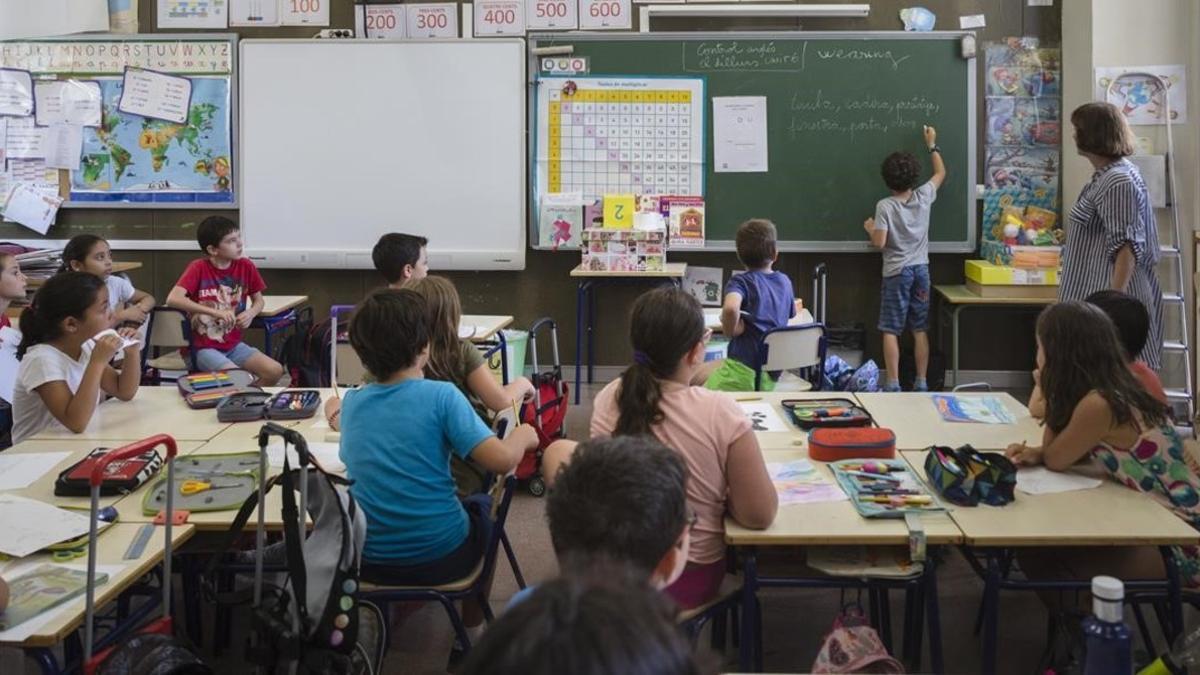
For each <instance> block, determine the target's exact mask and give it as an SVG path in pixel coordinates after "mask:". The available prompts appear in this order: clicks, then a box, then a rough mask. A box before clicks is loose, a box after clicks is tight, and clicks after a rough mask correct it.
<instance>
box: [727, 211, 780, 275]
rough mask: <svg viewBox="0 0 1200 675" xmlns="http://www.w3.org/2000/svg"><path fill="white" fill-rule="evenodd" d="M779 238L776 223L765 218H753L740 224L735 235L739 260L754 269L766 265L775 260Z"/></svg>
mask: <svg viewBox="0 0 1200 675" xmlns="http://www.w3.org/2000/svg"><path fill="white" fill-rule="evenodd" d="M777 238H778V234H777V233H776V231H775V223H772V222H771V221H769V220H766V219H765V218H751V219H750V220H747V221H746V222H744V223H742V224H741V225H738V229H737V234H736V235H734V242H735V243H736V244H737V256H738V260H741V261H742V264H743V265H745V266H746V267H747V268H749V269H752V270H756V269H759V268H761V267H766V266H767V265H768V264H770V263H771V261H773V260H775V252H776V247H775V240H776V239H777Z"/></svg>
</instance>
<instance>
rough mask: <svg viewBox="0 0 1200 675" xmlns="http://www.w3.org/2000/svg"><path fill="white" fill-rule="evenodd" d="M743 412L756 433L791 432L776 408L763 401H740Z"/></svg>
mask: <svg viewBox="0 0 1200 675" xmlns="http://www.w3.org/2000/svg"><path fill="white" fill-rule="evenodd" d="M738 405H739V406H741V407H742V412H744V413H745V414H746V417H748V418H750V423H751V424H752V425H753V428H754V431H791V429H789V428H788V425H787V423H786V422H784V421H783V418H782V417H780V416H779V413H777V412H775V407H774V406H772V405H771V404H770V403H764V402H762V401H738Z"/></svg>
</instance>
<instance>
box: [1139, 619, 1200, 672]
mask: <svg viewBox="0 0 1200 675" xmlns="http://www.w3.org/2000/svg"><path fill="white" fill-rule="evenodd" d="M1198 665H1200V628H1197V629H1196V630H1193V631H1192V632H1191V633H1188V634H1186V635H1180V636H1179V637H1178V638H1177V639H1176V640H1175V644H1174V646H1172V647H1171V651H1169V652H1167V653H1166V654H1163V655H1162V656H1160V657H1158V659H1157V660H1155V661H1154V663H1151V664H1150V665H1148V666H1146V667H1145V668H1142V669H1141V670H1140V671H1138V675H1183V674H1184V673H1187V672H1188V669H1189V668H1193V667H1194V666H1198ZM1193 672H1195V671H1193Z"/></svg>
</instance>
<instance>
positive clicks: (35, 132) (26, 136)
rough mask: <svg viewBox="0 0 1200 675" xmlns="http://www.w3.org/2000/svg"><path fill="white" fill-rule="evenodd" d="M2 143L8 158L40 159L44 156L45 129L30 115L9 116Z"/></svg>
mask: <svg viewBox="0 0 1200 675" xmlns="http://www.w3.org/2000/svg"><path fill="white" fill-rule="evenodd" d="M4 145H5V147H6V148H8V159H41V158H43V157H45V156H46V130H45V128H43V127H39V126H37V125H36V124H34V121H33V118H32V117H10V118H9V119H8V133H7V134H6V135H5V142H4Z"/></svg>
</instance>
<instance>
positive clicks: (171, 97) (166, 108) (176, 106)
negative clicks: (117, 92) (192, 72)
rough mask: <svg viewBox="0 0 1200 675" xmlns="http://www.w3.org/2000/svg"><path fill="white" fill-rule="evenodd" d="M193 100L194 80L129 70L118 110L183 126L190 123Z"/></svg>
mask: <svg viewBox="0 0 1200 675" xmlns="http://www.w3.org/2000/svg"><path fill="white" fill-rule="evenodd" d="M191 101H192V81H191V80H189V79H188V78H186V77H176V76H174V75H165V74H163V73H158V72H155V71H153V70H142V69H139V68H126V69H125V79H124V85H123V86H122V89H121V100H120V102H119V103H118V104H117V109H118V110H120V111H121V112H123V113H129V114H131V115H141V116H142V117H150V118H153V119H159V120H166V121H168V122H174V123H176V124H183V123H184V122H186V121H187V116H188V108H189V106H190V104H191Z"/></svg>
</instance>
